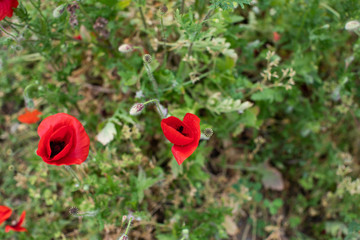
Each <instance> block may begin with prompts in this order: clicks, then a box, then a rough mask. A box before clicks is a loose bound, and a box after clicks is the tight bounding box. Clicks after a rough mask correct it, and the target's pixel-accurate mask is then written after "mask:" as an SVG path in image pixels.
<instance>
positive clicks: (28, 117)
mask: <svg viewBox="0 0 360 240" xmlns="http://www.w3.org/2000/svg"><path fill="white" fill-rule="evenodd" d="M40 114H42V113H41V112H40V111H38V110H37V109H35V110H34V111H29V110H28V109H26V108H25V113H24V114H21V115H20V116H19V117H18V120H19V122H22V123H27V124H33V123H36V122H37V121H39V120H40V118H39V117H38V115H40Z"/></svg>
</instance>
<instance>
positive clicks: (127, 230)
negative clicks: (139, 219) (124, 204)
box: [125, 217, 133, 235]
mask: <svg viewBox="0 0 360 240" xmlns="http://www.w3.org/2000/svg"><path fill="white" fill-rule="evenodd" d="M132 220H133V218H132V217H130V220H129V223H128V225H127V227H126V230H125V234H126V235H127V234H128V232H129V230H130V225H131V222H132Z"/></svg>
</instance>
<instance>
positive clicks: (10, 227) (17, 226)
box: [5, 211, 27, 232]
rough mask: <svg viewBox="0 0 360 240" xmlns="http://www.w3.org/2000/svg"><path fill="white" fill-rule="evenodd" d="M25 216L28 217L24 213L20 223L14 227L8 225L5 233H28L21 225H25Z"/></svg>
mask: <svg viewBox="0 0 360 240" xmlns="http://www.w3.org/2000/svg"><path fill="white" fill-rule="evenodd" d="M25 216H26V212H25V211H23V212H22V213H21V216H20V219H19V221H18V222H17V223H16V224H15V225H14V226H9V225H7V226H6V227H5V232H9V231H11V230H12V231H15V232H26V231H27V229H26V228H24V227H21V225H22V224H23V222H24V220H25Z"/></svg>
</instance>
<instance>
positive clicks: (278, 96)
mask: <svg viewBox="0 0 360 240" xmlns="http://www.w3.org/2000/svg"><path fill="white" fill-rule="evenodd" d="M251 99H252V100H254V101H270V102H274V101H275V102H281V101H283V99H284V97H283V92H282V91H281V90H279V89H276V88H265V89H264V90H262V91H259V92H256V93H254V94H253V95H252V96H251Z"/></svg>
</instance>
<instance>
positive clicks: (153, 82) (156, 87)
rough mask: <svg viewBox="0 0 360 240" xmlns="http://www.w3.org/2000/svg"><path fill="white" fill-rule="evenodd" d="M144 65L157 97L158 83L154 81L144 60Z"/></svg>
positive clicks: (148, 65)
mask: <svg viewBox="0 0 360 240" xmlns="http://www.w3.org/2000/svg"><path fill="white" fill-rule="evenodd" d="M144 66H145V69H146V72H147V74H148V76H149V79H150V81H151V83H152V85H153V87H154V89H155V90H156V95H157V97H158V98H159V86H158V84H157V82H156V80H155V78H154V75H153V74H152V72H151V67H150V64H149V63H147V62H146V61H144Z"/></svg>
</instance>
